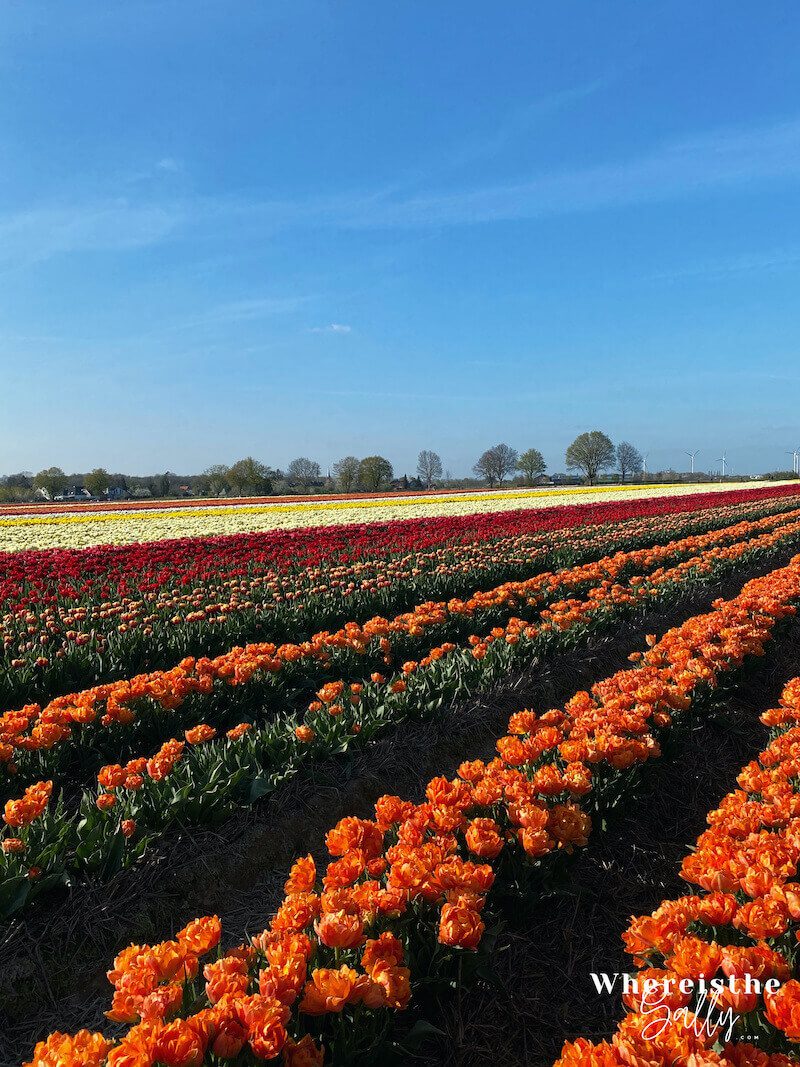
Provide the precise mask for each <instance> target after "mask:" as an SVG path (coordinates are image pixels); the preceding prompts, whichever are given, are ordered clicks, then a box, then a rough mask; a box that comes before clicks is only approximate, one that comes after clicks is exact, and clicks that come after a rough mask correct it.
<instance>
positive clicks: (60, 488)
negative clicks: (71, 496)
mask: <svg viewBox="0 0 800 1067" xmlns="http://www.w3.org/2000/svg"><path fill="white" fill-rule="evenodd" d="M33 485H34V488H36V489H41V490H43V491H44V493H45V495H46V496H48V497H49V498H50V500H52V499H53V497H54V496H56V495H57V494H58V493H63V492H64V490H65V489H66V488H67V476H66V474H64V472H63V471H62V469H61V468H60V467H48V468H47V470H44V471H39V473H38V474H37V475H36V477H35V478H34V479H33Z"/></svg>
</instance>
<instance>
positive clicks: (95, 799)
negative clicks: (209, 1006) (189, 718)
mask: <svg viewBox="0 0 800 1067" xmlns="http://www.w3.org/2000/svg"><path fill="white" fill-rule="evenodd" d="M741 525H745V526H746V525H749V524H740V526H741ZM798 535H800V523H798V524H795V525H794V527H793V528H789V529H787V530H786V531H784V530H779V531H773V532H771V533H766V534H762V535H761V537H755V538H747V539H746V540H744V541H738V542H735V543H734V544H733V545H729V546H727V547H714V548H709V547H707V548H706V550H705V551H704V552H701V553H700V554H698V555H693V556H690V557H689V558H688V559H684V560H683V561H682V562H681V563H679V564H677V565H676V566H674V567H672V568H663V567H660V568H659V569H658V570H657V571H656V572H655V573H654V574H652V575H651V576H650V577H649V578H647V579H646V578H645V577H644V576H643V575H641V574H638V575H633V576H631V578H630V580H629V583H628V584H627V585H622V584H618V583H617V584H612V583H611V582H609V581H607V580H603V581H601V582H600V583H599V584H597V585H596V586H595V587H594V588H593V589H592V590H591V592H590V595H589V596H588V597H587V598H586V599H585V600H583V601H580V600H576V599H569V600H564V601H560V602H557V603H554V604H553V605H552V606H551V608H549V609H546V610H544V611H542V612H541V613H540V616H539V620H538V622H537V623H536V624H535V625H534V624H532V623H530V622H526V621H525V620H522V619H519V618H512V619H511V620H510V621H509V623H508V625H507V626H506V627H505V628H503V627H496V628H494V629H493V630H492V632H491V633H489V634H487V635H486V636H485V637H484V638H483V639H479V638H477V637H472V638H470V640H469V641H468V642H466V643H465V645H464V646H463V647H461V648H459V647H457V646H455V645H453V644H451V643H447V644H445V645H442V646H437V647H435V648H433V649H432V650H431V651H430V653H429V655H428V656H426V657H424V658H423V659H422V660H420V661H414V662H407V663H405V664H404V665H403V670H402V672H401V673H400V674H399V675H398V676H397V677H395V678H392V679H389V680H388V681H387V679H386V678H384V677H383V676H382V675H378V674H376V675H373V677H372V678H371V679H370V681H369V682H367V683H366V684H361V683H354V682H351V683H345V682H344V681H337V682H328V683H326V684H325V685H324V686H323V687H322V689H321V690H320V691H319V693H318V694H317V698H318V699H317V700H315V701H313V702H312V704H311V706H310V708H309V710H308V712H307V714H306V719H307V721H306V722H304V723H300V724H298V719H297V718H296V717H295V716H292V715H283V716H279V717H278V718H277V719H275V720H274V721H272V722H270V723H269V724H268V725H266V726H260V727H257V726H253V725H252V724H250V723H240V724H239V725H237V726H236V727H234V728H233V729H230V730H228V731H227V733H226V734H225V736H224V737H222V738H217V730H216V729H215V728H214V727H212V726H210V725H208V724H199V725H197V726H194V727H192V728H190V729H188V730H187V731H186V733H185V737H184V738H183V739H178V738H171V739H170V740H168V741H166V742H165V743H164V744H163V745H162V746H161V748H160V749H159V750H158V752H156V753H155V754H153V755H151V756H149V757H148V756H136V757H133V758H131V759H129V760H127V762H126V763H125V764H121V763H115V764H110V765H108V766H106V767H104V768H102V770H101V771H100V773H99V774H98V783H99V789H97V790H84V791H83V792H82V793H81V794H80V800H79V802H78V804H77V806H76V805H74V804H73V805H70V807H71V808H72V812H73V814H70V813H69V811H68V810H67V806H66V805H65V804H64V802H63V800H62V799H59V801H58V803H57V805H56V806H55V807H54V808H53V809H52V810H48V811H45V810H44V807H46V804H45V805H44V807H42V806H39V805H35V806H32V805H31V797H32V791H35V790H37V789H40V788H42V787H51V786H52V783H49V782H48V783H38V784H37V785H34V786H31V787H30V788H29V790H28V791H26V793H25V794H23V796H22V797H21V798H19V799H18V800H11V801H9V802H8V803H7V805H6V810H5V821H6V823H7V825H8V826H9V827H11V829H10V830H7V831H6V838H5V839H4V840H3V841H2V842H0V843H1V844H2V850H3V853H2V854H0V914H3V915H6V914H9V913H13V912H14V911H16V910H19V908H21V907H23V906H24V905H25V904H26V903H27V902H28V901H30V900H31V899H33V898H34V897H36V896H39V895H41V893H42V892H44V891H45V890H47V889H50V888H51V887H52V886H54V885H57V884H60V883H64V882H66V881H70V880H72V879H73V878H74V877H75V876H76V875H77V874H78V873H79V872H80V871H82V870H87V869H88V870H91V871H99V872H100V873H101V875H102V874H109V873H112V872H113V871H114V870H116V869H117V868H118V867H119V866H121V865H129V864H131V863H133V862H135V861H136V860H137V859H139V858H140V856H141V855H142V854H143V852H144V851H145V849H146V848H147V846H148V844H149V842H150V841H151V840H152V839H153V838H154V837H157V836H159V835H160V833H161V832H162V831H163V830H164V829H165V828H166V827H167V826H169V825H170V824H171V823H173V822H174V821H175V820H180V821H182V822H193V823H201V822H202V823H208V822H212V823H213V822H216V821H219V820H220V819H222V818H223V817H224V816H225V815H227V814H228V813H229V812H230V811H231V810H233V809H234V808H235V807H238V806H241V805H246V804H250V803H253V802H254V801H255V800H257V799H260V798H261V797H262V796H264V795H266V794H267V793H269V792H270V791H272V790H273V789H274V788H275V787H276V786H277V784H278V783H279V782H281V781H283V780H285V779H286V778H288V777H289V776H291V775H293V774H294V773H296V771H297V770H298V768H299V767H300V766H301V765H302V764H303V763H304V762H305V761H307V760H309V759H312V758H320V757H324V756H330V755H332V754H335V753H340V752H344V751H346V750H348V749H354V748H355V747H356V746H357V745H358V746H360V745H363V744H364V743H365V742H367V741H369V740H370V739H372V738H373V737H375V736H376V735H377V734H378V733H380V732H382V731H384V730H386V729H387V728H389V727H390V726H392V725H394V724H397V723H398V722H400V721H403V720H404V719H409V718H422V717H430V716H433V715H435V714H437V712H439V711H440V709H441V708H442V707H443V706H444V705H445V704H446V703H447V702H448V701H452V700H454V699H456V698H459V697H461V698H463V697H464V696H466V695H468V694H471V693H475V692H477V691H479V690H480V689H482V688H486V687H487V686H488V685H490V684H491V683H492V682H493V681H495V680H496V679H498V678H501V677H503V676H506V675H507V674H508V672H509V671H511V670H513V669H515V668H517V669H519V667H520V666H521V665H523V664H524V663H526V662H529V661H530V659H531V658H532V657H534V656H536V655H549V656H550V657H551V658H552V657H553V656H555V655H557V654H558V653H559V652H561V651H563V650H565V649H566V648H567V647H568V646H570V645H572V644H574V643H575V642H576V641H579V640H580V639H581V638H585V637H586V635H587V634H589V633H591V632H595V631H597V630H598V629H601V628H602V629H606V630H608V629H611V628H613V627H614V626H615V625H616V624H617V623H618V622H619V620H620V618H621V617H622V616H623V615H625V614H629V613H630V612H631V611H633V610H636V609H637V608H641V607H642V606H643V605H644V604H649V605H651V606H652V605H653V602H654V601H655V600H658V599H660V600H665V601H667V602H669V601H671V600H673V599H674V598H675V597H676V595H678V594H679V592H680V591H681V590H683V591H684V592H685V591H686V588H687V586H689V585H694V584H697V583H704V582H708V581H710V580H712V579H718V578H719V577H720V576H721V574H722V573H723V572H724V571H725V570H730V569H738V568H740V567H741V566H742V563H743V562H744V561H746V560H756V559H758V560H760V561H761V562H762V563H763V562H764V559H765V557H766V558H769V556H770V555H774V553H775V551H776V549H778V548H779V547H780V546H782V545H783V544H784V543H785V538H786V537H787V536H788V537H790V538H792V539H793V540H796V538H797V536H798ZM710 539H711V535H706V536H705V537H704V538H692V539H689V540H690V541H691V543H692V544H693V545H694V546H695V547H697V542H701V543H702V542H704V541H710ZM673 554H675V553H674V552H673ZM665 555H666V552H665V550H660V551H657V552H656V556H655V561H656V562H657V561H659V560H663V558H664V557H665ZM634 557H635V558H637V559H638V560H639V561H640V563H644V562H649V563H652V562H654V560H653V558H652V556H651V553H650V552H649V551H648V552H639V553H635V554H634ZM621 562H622V561H621V559H618V560H617V563H618V564H619V565H621ZM594 566H597V565H594ZM600 573H601V574H602V567H601V568H600ZM162 695H163V694H162ZM48 796H49V793H48ZM17 828H23V829H22V830H21V831H20V836H17V833H16V830H17ZM9 836H10V837H11V840H12V844H11V846H7V845H6V843H5V842H6V840H7V839H8V837H9ZM31 869H33V870H34V872H35V876H36V877H35V878H34V879H33V880H31V877H30V870H31Z"/></svg>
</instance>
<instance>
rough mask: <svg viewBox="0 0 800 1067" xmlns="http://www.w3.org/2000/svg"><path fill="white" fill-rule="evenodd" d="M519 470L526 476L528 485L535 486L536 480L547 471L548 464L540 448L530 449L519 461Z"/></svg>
mask: <svg viewBox="0 0 800 1067" xmlns="http://www.w3.org/2000/svg"><path fill="white" fill-rule="evenodd" d="M517 470H518V471H520V472H521V473H522V474H523V475H524V476H525V478H526V479H527V482H528V485H533V482H534V479H535V478H537V477H538V476H539V475H540V474H544V472H545V471H546V470H547V464H546V463H545V461H544V456H543V455H542V453H541V452H540V451H539V449H538V448H529V449H528V451H527V452H523V453H522V455H521V456H520V457H519V459H518V460H517Z"/></svg>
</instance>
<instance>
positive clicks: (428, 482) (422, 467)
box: [417, 448, 442, 489]
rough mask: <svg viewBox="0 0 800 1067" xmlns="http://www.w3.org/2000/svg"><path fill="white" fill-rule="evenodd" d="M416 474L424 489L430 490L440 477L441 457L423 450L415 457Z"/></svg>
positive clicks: (425, 449)
mask: <svg viewBox="0 0 800 1067" xmlns="http://www.w3.org/2000/svg"><path fill="white" fill-rule="evenodd" d="M417 474H418V475H419V476H420V478H421V479H422V484H423V485H424V486H425V488H426V489H430V487H431V486H432V485H433V483H434V482H435V481H436V479H437V478H441V476H442V457H441V456H440V455H439V453H438V452H431V451H430V449H427V448H423V450H422V451H421V452H420V454H419V456H418V457H417Z"/></svg>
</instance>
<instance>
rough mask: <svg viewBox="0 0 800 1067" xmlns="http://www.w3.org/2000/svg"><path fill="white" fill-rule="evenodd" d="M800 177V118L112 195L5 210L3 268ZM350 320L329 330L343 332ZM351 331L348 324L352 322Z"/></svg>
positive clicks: (485, 216) (530, 212)
mask: <svg viewBox="0 0 800 1067" xmlns="http://www.w3.org/2000/svg"><path fill="white" fill-rule="evenodd" d="M798 178H800V119H795V120H791V121H785V122H779V123H774V124H772V125H768V126H760V127H753V128H749V129H724V130H712V131H709V132H706V133H703V134H698V135H696V136H693V137H690V138H684V139H681V140H673V141H667V142H664V143H662V144H660V145H656V146H655V147H653V148H651V149H650V150H648V151H646V152H643V153H640V154H639V155H637V156H631V157H629V158H627V159H622V160H617V161H615V162H608V163H603V164H600V165H596V166H592V167H585V168H580V169H574V170H560V171H551V172H543V173H540V174H535V175H532V176H530V177H529V178H527V179H525V180H522V181H516V182H513V183H505V184H498V185H490V186H480V187H475V188H470V189H463V188H462V189H456V190H455V191H447V192H436V191H431V192H428V193H423V194H414V195H409V194H408V193H406V194H405V195H404V194H403V193H402V191H401V190H400V189H399V188H398V187H396V186H395V187H388V188H387V187H384V188H378V189H375V190H372V191H365V192H358V193H351V194H346V195H321V196H318V197H312V198H308V199H305V200H258V199H249V200H236V199H230V198H219V197H216V198H215V197H186V198H184V199H173V200H170V199H168V198H165V197H163V196H162V197H161V198H156V197H155V196H154V195H153V196H152V197H151V199H149V200H148V199H146V198H145V197H139V198H138V199H137V198H134V197H127V198H113V199H112V198H109V199H106V200H98V201H95V202H91V203H84V204H76V205H73V206H67V205H64V204H59V205H57V206H40V207H36V208H33V209H31V210H29V211H22V212H17V213H10V214H6V215H5V216H3V215H1V214H0V267H2V266H10V265H12V264H13V265H19V264H23V265H25V264H30V263H35V262H39V261H42V260H46V259H49V258H52V257H53V256H57V255H66V254H69V253H76V252H87V251H88V252H92V251H109V252H125V251H129V250H135V249H139V248H143V247H147V246H149V245H155V244H159V243H161V242H164V241H167V240H173V239H176V238H177V237H182V238H183V237H186V238H191V239H192V240H196V239H197V238H198V237H203V238H204V239H218V240H220V241H226V240H230V239H231V238H236V239H237V240H238V239H239V238H241V237H245V238H247V237H251V238H252V237H254V236H257V237H258V239H259V240H263V239H264V237H265V236H266V235H268V234H271V233H275V232H278V231H280V230H287V229H294V228H329V229H330V228H333V229H425V228H441V227H449V226H465V225H474V224H487V223H491V222H503V221H514V220H525V219H537V218H544V217H547V216H553V215H563V214H573V213H577V212H589V211H596V210H603V209H609V208H621V207H625V206H630V205H636V204H645V203H655V202H662V201H670V200H678V199H686V198H689V197H693V196H697V195H700V194H707V193H710V192H712V191H715V190H740V189H749V188H755V187H757V186H758V187H760V186H762V185H763V184H765V183H770V182H775V181H795V182H796V181H797V179H798ZM337 326H339V327H341V326H342V324H337V323H331V324H329V325H328V326H326V327H319V328H318V329H319V330H320V331H324V330H331V331H332V332H337V331H336V330H335V329H334V327H337ZM339 332H346V329H340V330H339Z"/></svg>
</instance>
